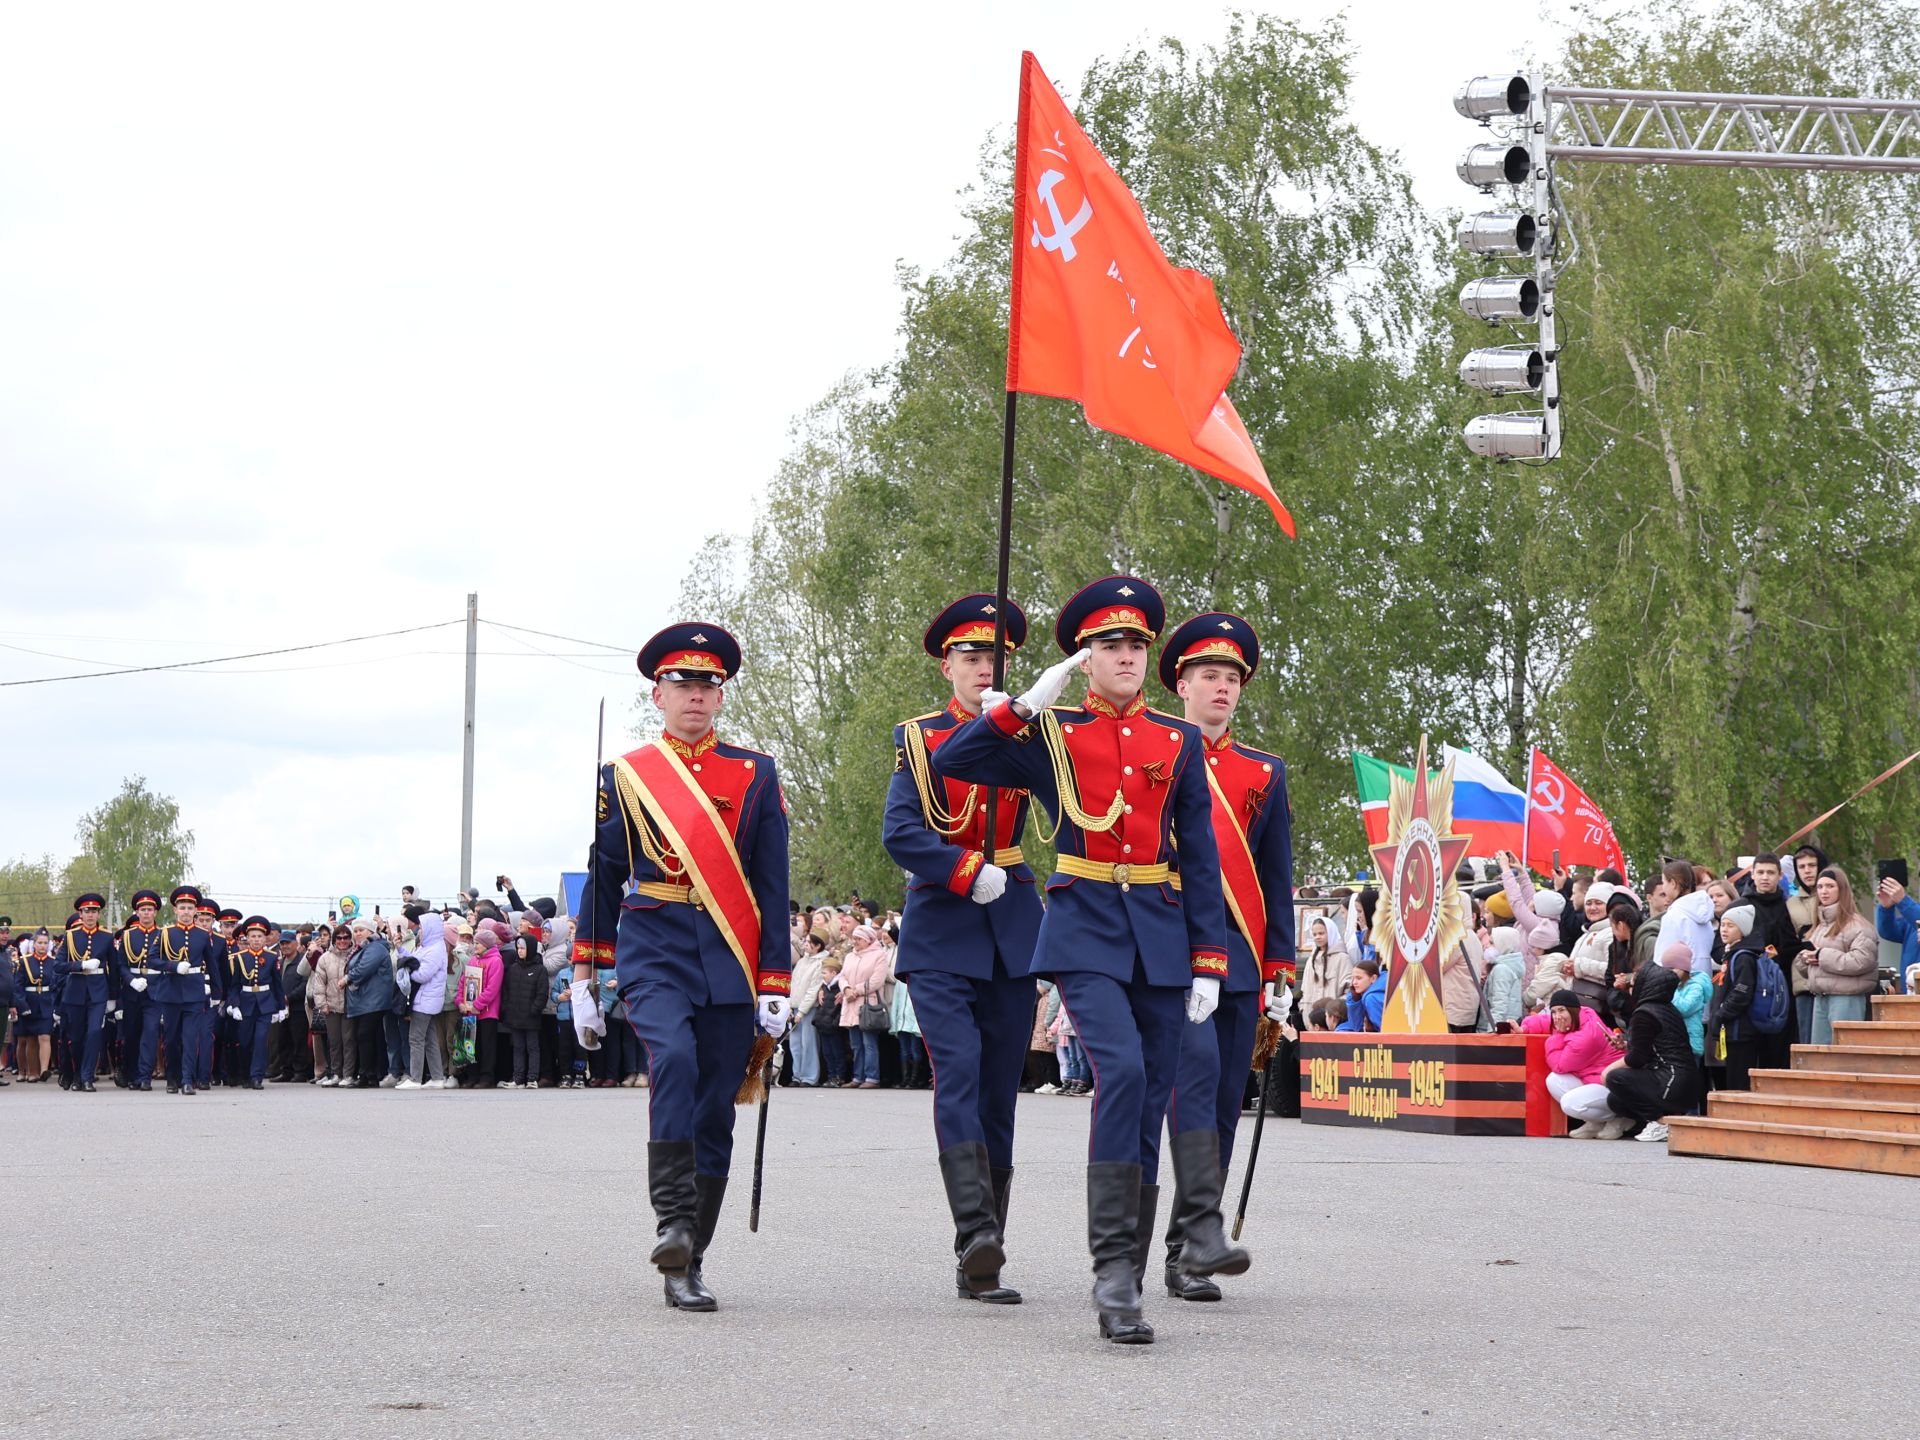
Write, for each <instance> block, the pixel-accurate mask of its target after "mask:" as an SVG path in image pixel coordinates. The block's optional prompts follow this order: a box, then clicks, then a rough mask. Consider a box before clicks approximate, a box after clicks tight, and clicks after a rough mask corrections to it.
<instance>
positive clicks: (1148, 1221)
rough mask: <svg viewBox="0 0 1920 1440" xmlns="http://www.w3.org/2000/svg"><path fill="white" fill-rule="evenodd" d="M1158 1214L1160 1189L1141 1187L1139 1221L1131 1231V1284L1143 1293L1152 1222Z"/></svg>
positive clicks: (1152, 1186) (1151, 1240)
mask: <svg viewBox="0 0 1920 1440" xmlns="http://www.w3.org/2000/svg"><path fill="white" fill-rule="evenodd" d="M1159 1213H1160V1187H1159V1186H1158V1185H1142V1186H1141V1187H1140V1220H1139V1223H1138V1224H1137V1225H1135V1226H1134V1231H1133V1283H1134V1285H1135V1286H1136V1287H1137V1288H1138V1289H1140V1290H1143V1291H1144V1290H1145V1289H1146V1288H1147V1256H1148V1255H1149V1254H1150V1253H1151V1252H1152V1250H1153V1221H1154V1217H1155V1216H1156V1215H1158V1214H1159Z"/></svg>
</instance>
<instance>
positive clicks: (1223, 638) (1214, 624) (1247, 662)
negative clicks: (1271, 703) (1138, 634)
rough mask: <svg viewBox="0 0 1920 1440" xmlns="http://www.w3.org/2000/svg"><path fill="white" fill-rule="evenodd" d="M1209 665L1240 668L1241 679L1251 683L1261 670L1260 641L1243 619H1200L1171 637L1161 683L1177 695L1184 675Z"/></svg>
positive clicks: (1221, 615)
mask: <svg viewBox="0 0 1920 1440" xmlns="http://www.w3.org/2000/svg"><path fill="white" fill-rule="evenodd" d="M1205 663H1212V664H1224V665H1237V666H1238V667H1239V669H1240V678H1241V679H1242V680H1248V679H1251V678H1252V677H1253V672H1254V671H1255V670H1257V669H1259V668H1260V637H1259V636H1258V635H1256V634H1255V633H1254V629H1253V626H1251V625H1249V624H1248V623H1247V622H1246V620H1245V619H1244V618H1243V617H1242V616H1239V615H1234V614H1230V613H1229V612H1227V611H1225V610H1209V611H1207V612H1206V614H1204V615H1196V616H1194V617H1193V618H1192V619H1191V620H1189V621H1187V622H1186V623H1185V624H1184V625H1182V626H1180V628H1179V629H1177V630H1175V631H1174V632H1173V633H1172V634H1171V635H1169V636H1168V637H1167V644H1166V648H1165V649H1163V650H1161V652H1160V683H1161V684H1162V685H1164V686H1166V687H1167V689H1169V690H1173V691H1175V692H1177V691H1178V689H1179V680H1180V672H1181V671H1182V670H1183V669H1185V668H1186V667H1187V666H1189V665H1199V664H1205Z"/></svg>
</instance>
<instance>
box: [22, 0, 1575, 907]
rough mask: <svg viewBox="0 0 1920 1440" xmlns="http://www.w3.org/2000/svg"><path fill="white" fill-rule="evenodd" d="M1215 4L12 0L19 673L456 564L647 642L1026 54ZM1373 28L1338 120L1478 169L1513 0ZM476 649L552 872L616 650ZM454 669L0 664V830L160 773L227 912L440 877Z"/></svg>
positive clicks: (441, 610) (1061, 73) (928, 248)
mask: <svg viewBox="0 0 1920 1440" xmlns="http://www.w3.org/2000/svg"><path fill="white" fill-rule="evenodd" d="M1230 8H1232V7H1229V6H1225V5H1217V4H1211V3H1197V0H1186V3H1182V4H1180V5H1178V6H1168V5H1166V4H1165V3H1146V0H1100V3H1080V0H1059V3H1050V0H1019V3H1001V0H972V3H968V4H965V5H944V6H931V5H902V4H898V3H893V4H884V5H866V4H846V3H840V4H833V5H827V6H791V5H781V6H767V7H754V6H747V7H725V8H716V7H712V6H692V7H673V8H671V9H670V7H665V6H656V5H642V4H609V5H588V4H566V3H554V0H545V3H541V4H537V5H535V4H524V5H514V6H500V5H485V4H474V3H464V4H449V5H425V4H406V3H393V0H387V3H381V4H353V3H330V4H326V5H320V4H304V5H302V4H291V3H287V4H273V5H261V4H235V5H225V6H214V5H196V4H185V3H178V0H176V3H169V4H166V5H153V4H145V3H143V4H126V5H117V6H109V5H101V4H83V3H75V4H60V5H52V4H44V3H39V0H27V3H21V0H7V3H0V483H3V485H4V489H3V490H0V494H3V495H4V509H3V510H0V514H4V516H5V520H6V523H7V526H8V531H9V539H10V541H11V543H10V544H9V546H8V550H9V553H10V559H11V560H12V561H13V562H14V563H12V564H11V565H10V566H9V570H10V572H11V573H10V583H8V584H7V585H6V587H5V589H4V592H3V595H4V598H0V647H4V648H0V680H19V679H26V678H30V677H35V676H43V675H59V674H68V673H73V672H77V671H91V670H99V669H103V668H110V667H118V666H130V665H141V664H154V663H163V662H168V661H178V660H187V659H194V658H198V657H210V656H217V655H227V654H236V653H240V652H245V651H254V650H265V649H270V648H274V647H279V646H291V645H299V644H304V643H309V642H313V641H320V640H329V639H334V638H338V637H341V636H347V635H356V634H362V633H368V632H374V631H383V630H391V629H396V628H400V627H406V626H414V625H424V624H428V623H431V622H436V621H447V620H458V619H460V618H461V616H462V615H463V613H464V606H465V597H466V594H467V592H468V591H469V590H473V591H477V592H478V593H479V596H480V614H481V616H482V617H483V619H484V618H488V617H491V618H493V619H495V620H499V621H503V622H508V623H511V624H515V625H520V626H526V627H532V628H535V629H539V630H546V631H552V632H555V633H558V634H562V635H567V636H574V637H582V638H584V639H586V640H590V641H595V642H609V643H612V644H615V645H620V646H625V647H634V646H637V645H638V644H639V642H640V641H641V640H643V639H644V638H645V637H646V636H647V635H648V634H650V633H652V632H653V631H654V630H655V629H657V628H658V627H659V626H660V625H662V624H664V623H666V621H668V620H669V619H671V618H675V617H673V616H671V615H670V613H669V609H670V607H671V604H672V601H673V597H674V594H675V591H676V589H677V587H678V584H679V580H680V577H681V574H682V571H683V568H684V565H685V563H686V561H687V559H688V557H689V556H690V554H691V553H692V552H693V550H694V549H695V547H696V546H697V545H698V543H699V542H700V540H701V539H702V538H703V537H704V536H705V535H706V534H707V533H709V532H711V531H714V530H716V529H738V528H742V527H743V526H744V524H745V523H746V520H747V517H749V516H750V514H751V511H752V506H753V503H754V497H755V496H756V494H757V493H758V492H759V490H760V489H761V487H762V485H763V484H764V482H765V480H766V478H767V477H768V476H769V475H770V474H771V473H772V472H773V471H774V469H775V467H776V466H777V464H778V462H779V460H780V458H781V456H782V455H783V453H784V452H785V450H786V447H787V440H788V432H787V427H788V424H789V422H790V420H791V418H792V417H793V416H794V415H795V414H797V413H798V412H799V411H801V410H802V409H803V408H804V407H806V406H807V405H808V404H809V403H810V402H811V401H813V400H814V399H816V398H817V397H818V396H819V395H820V394H821V393H822V392H823V391H824V390H825V389H826V388H827V387H828V386H829V385H831V384H832V383H833V382H834V381H835V380H836V379H837V378H838V377H839V376H840V375H841V374H842V373H844V372H845V371H847V370H848V369H850V368H853V367H858V366H863V365H868V364H871V363H874V362H876V361H879V360H881V359H883V358H884V357H885V356H886V355H887V354H889V353H890V350H891V348H892V345H893V341H894V327H895V323H896V317H897V311H898V300H897V292H896V290H895V288H894V278H893V271H894V265H895V263H896V262H897V261H900V260H905V261H908V262H910V263H913V264H917V265H921V266H932V265H936V264H938V263H939V262H940V261H941V260H942V259H943V258H944V256H945V255H946V254H947V252H948V250H949V248H950V246H951V243H952V240H953V238H954V236H955V235H956V233H957V231H958V228H959V213H958V211H959V207H958V202H957V200H956V192H957V191H958V190H959V189H960V188H961V187H963V186H964V185H966V184H967V183H968V182H969V181H970V180H971V179H972V178H973V176H974V174H975V172H976V168H977V160H978V155H979V150H980V146H981V144H982V142H983V140H984V139H985V138H986V137H987V136H988V135H989V133H990V132H993V131H995V130H996V128H997V129H999V130H1000V131H1002V132H1004V131H1006V130H1008V129H1009V128H1010V126H1011V122H1012V118H1013V105H1014V99H1015V93H1014V92H1015V83H1016V78H1017V70H1018V61H1019V54H1020V51H1021V50H1022V49H1023V48H1030V49H1032V50H1034V51H1035V52H1036V53H1037V54H1038V56H1039V58H1040V61H1041V63H1042V65H1044V66H1045V67H1046V68H1047V70H1048V71H1049V73H1050V74H1051V75H1052V76H1053V77H1054V79H1055V80H1056V81H1057V82H1059V83H1060V84H1061V85H1062V87H1063V89H1066V90H1067V91H1068V93H1069V98H1071V93H1072V87H1073V84H1074V82H1075V80H1076V79H1077V77H1078V76H1079V74H1080V73H1081V72H1082V71H1083V70H1084V68H1085V67H1086V65H1087V64H1088V63H1089V62H1090V61H1092V60H1093V59H1094V58H1096V57H1097V56H1101V55H1112V54H1114V53H1116V52H1118V51H1120V50H1122V49H1123V48H1125V47H1128V46H1130V45H1132V44H1134V43H1136V42H1140V41H1143V40H1151V39H1153V38H1155V37H1157V36H1160V35H1162V34H1168V33H1172V34H1176V35H1177V36H1178V37H1179V38H1180V39H1182V40H1184V41H1186V42H1188V43H1190V44H1195V45H1198V44H1204V43H1206V42H1208V41H1210V40H1213V39H1216V38H1218V37H1219V36H1220V35H1221V34H1222V33H1223V31H1224V29H1225V23H1226V22H1225V16H1226V14H1227V12H1228V10H1229V9H1230ZM1240 8H1250V9H1258V8H1261V7H1258V6H1242V7H1240ZM1266 8H1271V9H1273V10H1275V11H1277V12H1278V13H1283V14H1286V15H1289V16H1293V17H1296V18H1302V19H1307V20H1318V19H1321V18H1323V17H1325V16H1326V15H1328V14H1329V13H1332V12H1333V11H1335V10H1336V9H1338V8H1339V7H1337V6H1334V5H1329V4H1320V3H1311V0H1303V3H1293V4H1281V5H1275V6H1270V7H1266ZM1352 14H1353V17H1354V21H1353V26H1352V28H1353V31H1354V36H1355V40H1356V43H1357V48H1358V53H1357V58H1356V79H1355V85H1354V108H1355V114H1356V118H1357V119H1358V121H1359V123H1360V124H1361V126H1362V127H1363V129H1364V130H1365V131H1366V133H1368V134H1369V135H1370V136H1371V137H1372V138H1374V139H1375V140H1376V141H1377V142H1378V143H1381V144H1383V145H1386V146H1388V147H1389V148H1393V149H1397V150H1399V151H1400V152H1401V154H1402V155H1403V156H1404V158H1405V159H1406V161H1407V163H1408V164H1409V166H1410V167H1411V168H1412V170H1413V171H1414V174H1415V176H1416V181H1417V184H1418V187H1419V190H1420V193H1421V195H1422V197H1423V198H1424V199H1425V200H1427V201H1428V202H1429V203H1431V204H1434V205H1451V204H1455V203H1459V202H1460V201H1462V200H1464V199H1466V198H1468V195H1469V192H1467V191H1465V190H1464V188H1463V187H1461V186H1460V185H1459V184H1458V182H1457V181H1456V180H1455V179H1454V178H1453V175H1452V163H1453V161H1454V159H1455V158H1456V156H1457V154H1458V152H1459V151H1460V150H1461V149H1463V148H1464V147H1465V146H1466V145H1467V144H1469V143H1471V141H1472V138H1473V135H1474V131H1473V128H1472V127H1471V126H1470V125H1468V124H1467V122H1465V121H1462V120H1459V119H1458V118H1457V117H1455V116H1454V115H1453V113H1452V111H1451V108H1450V103H1449V102H1450V97H1451V94H1452V91H1453V89H1454V87H1455V86H1457V85H1458V84H1459V83H1460V82H1461V81H1462V80H1464V79H1466V78H1468V77H1469V76H1471V75H1473V74H1477V73H1480V72H1482V71H1485V70H1488V69H1497V68H1499V67H1500V66H1501V65H1503V64H1506V63H1509V62H1510V61H1512V60H1514V59H1516V58H1518V55H1517V49H1518V48H1519V47H1537V48H1545V47H1546V46H1547V45H1548V43H1549V41H1550V38H1551V37H1550V32H1549V30H1548V29H1547V27H1546V24H1545V22H1544V21H1541V20H1540V19H1538V17H1537V14H1536V11H1535V6H1534V5H1533V4H1531V3H1528V4H1521V5H1514V6H1509V7H1505V9H1503V10H1495V11H1492V12H1490V11H1489V10H1488V9H1487V8H1486V7H1482V6H1476V5H1470V4H1465V3H1459V0H1420V3H1402V0H1394V3H1390V4H1389V3H1382V0H1358V3H1356V4H1355V5H1353V7H1352ZM1490 15H1494V16H1497V17H1498V18H1499V22H1500V27H1501V40H1503V41H1504V42H1506V43H1505V44H1504V45H1502V44H1499V43H1495V44H1491V45H1488V44H1476V43H1475V40H1474V36H1475V35H1476V33H1484V32H1485V31H1486V30H1487V29H1488V28H1489V16H1490ZM981 523H982V524H988V523H991V522H990V517H986V516H983V517H982V521H981ZM1303 538H1305V537H1303ZM29 552H31V554H30V553H29ZM530 647H539V649H540V650H545V651H549V652H559V654H560V656H561V658H549V657H548V656H545V655H542V654H539V653H537V652H536V650H535V649H533V648H530ZM480 650H481V658H480V672H479V673H480V681H479V724H478V785H477V802H476V827H477V840H476V845H475V854H474V871H475V878H476V880H479V881H480V882H481V883H483V884H484V885H487V886H488V887H490V886H491V881H492V876H493V875H494V874H495V873H496V872H497V871H500V870H505V871H506V872H508V873H509V874H511V875H512V876H513V877H514V878H515V879H516V880H518V881H519V882H521V886H522V888H523V890H525V891H526V892H527V893H528V894H532V893H535V892H544V891H549V890H551V888H552V886H553V884H554V880H555V877H556V876H557V875H558V873H559V871H560V870H561V869H562V868H579V867H580V865H581V864H582V862H583V860H584V853H585V849H586V843H587V840H588V838H589V830H588V827H589V824H590V816H589V811H588V804H589V801H588V799H587V793H586V792H587V787H588V783H589V780H590V776H589V773H588V772H589V769H590V766H591V756H590V751H591V750H592V747H593V743H594V734H593V731H594V712H595V707H596V704H597V702H598V701H599V699H600V697H601V696H603V695H604V696H606V697H607V699H608V714H609V734H610V738H617V737H619V736H621V735H622V734H623V733H624V730H625V727H626V726H627V724H628V723H629V720H630V708H631V705H632V702H633V698H634V695H635V693H636V687H637V676H636V674H635V672H634V669H633V665H632V657H631V654H630V653H620V654H616V653H612V652H605V651H603V652H598V653H595V652H593V651H592V649H591V647H588V646H583V645H579V644H575V643H571V642H563V641H554V640H548V639H543V638H540V637H537V636H526V635H520V636H514V635H512V634H508V633H502V632H499V631H496V630H491V629H489V628H487V627H486V626H484V625H483V626H482V628H481V632H480ZM583 651H584V652H587V653H584V654H583V653H580V652H583ZM461 655H462V634H461V630H460V628H459V627H458V626H449V627H447V628H445V629H441V630H435V631H429V632H427V633H425V634H420V635H412V636H405V637H399V638H395V639H391V640H386V641H380V642H375V643H371V644H365V645H356V646H351V647H346V648H341V649H331V650H320V651H315V652H310V653H305V654H296V655H289V656H285V657H279V658H271V659H263V660H255V661H247V662H241V663H235V664H231V665H227V666H223V667H220V668H219V669H217V670H214V671H190V672H179V673H162V674H157V675H143V676H131V677H120V678H102V679H91V680H83V681H72V682H68V683H63V684H48V685H30V686H19V687H15V688H10V689H7V690H5V691H0V705H4V707H5V713H6V715H7V721H6V723H5V725H4V727H3V728H0V735H3V736H4V743H3V744H0V858H14V857H19V856H22V855H37V854H40V853H44V852H49V851H50V852H52V853H54V854H55V855H56V856H58V857H61V858H64V857H66V856H67V855H69V854H71V853H72V850H73V848H74V825H75V822H76V820H77V818H78V817H79V815H80V814H81V813H82V812H83V811H84V810H86V809H88V808H89V807H91V806H92V805H94V804H97V803H98V802H99V801H101V800H103V799H105V798H106V797H107V796H109V795H111V794H112V793H113V792H114V791H115V790H116V789H117V787H118V785H119V783H120V780H121V778H122V777H123V776H126V775H129V774H134V773H140V774H144V775H145V776H146V777H147V778H148V780H149V782H150V784H152V785H153V786H154V787H156V788H158V789H160V790H162V791H164V792H165V793H167V794H170V795H172V796H174V797H176V798H177V799H178V800H179V801H180V803H181V806H182V809H183V812H184V819H185V822H186V823H187V825H188V826H190V827H191V828H192V830H193V831H194V832H195V837H196V843H195V847H194V856H195V864H194V870H195V877H194V878H198V879H201V880H204V881H205V882H206V883H207V884H208V885H209V886H211V887H212V888H213V890H214V891H215V893H216V895H217V896H218V898H220V899H222V900H228V899H231V900H233V901H235V902H236V903H243V904H247V905H248V906H249V907H252V906H255V905H257V906H259V907H260V908H263V909H267V910H268V911H270V912H271V913H272V914H273V915H274V916H275V918H286V919H293V918H299V917H303V916H311V915H314V914H317V913H319V912H321V911H323V910H324V909H325V908H326V906H325V897H326V896H327V895H328V894H330V893H331V894H339V893H344V892H350V891H351V892H357V893H359V894H361V895H364V896H367V897H373V896H377V895H392V894H395V893H397V891H398V888H399V886H400V885H401V884H402V883H413V884H417V885H419V886H420V887H422V889H423V890H424V891H426V892H427V893H428V894H431V895H434V896H436V897H437V896H444V895H446V894H448V893H449V892H450V891H451V890H452V889H453V887H454V885H455V884H456V882H457V880H458V873H457V871H458V863H459V827H460V728H461V714H462V684H463V679H462V677H463V665H462V659H461ZM876 823H877V822H876Z"/></svg>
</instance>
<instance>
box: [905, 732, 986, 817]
mask: <svg viewBox="0 0 1920 1440" xmlns="http://www.w3.org/2000/svg"><path fill="white" fill-rule="evenodd" d="M900 728H901V731H902V739H903V740H904V742H905V743H904V744H902V746H901V747H900V748H901V749H902V750H904V751H905V752H906V756H907V773H908V774H910V775H912V776H913V788H914V789H915V790H918V791H919V792H920V813H921V815H922V816H923V817H925V819H926V822H927V828H928V829H929V830H931V831H933V833H934V834H936V835H938V836H940V837H941V838H942V839H951V838H953V837H954V836H955V835H958V834H960V833H961V832H962V831H964V830H965V829H966V828H967V826H968V825H969V824H971V823H972V821H973V812H974V811H975V810H976V809H977V808H979V804H980V787H979V786H978V785H969V786H968V787H967V800H966V803H965V804H964V805H962V806H961V807H960V813H959V814H958V815H954V814H950V813H949V812H948V810H947V807H946V806H945V805H943V804H941V803H940V801H939V799H938V798H937V797H936V796H935V795H934V793H933V771H932V767H931V765H930V764H929V763H928V760H927V747H926V742H925V741H924V740H923V738H922V731H921V729H920V722H919V721H917V720H909V721H907V722H906V724H904V725H903V726H901V727H900Z"/></svg>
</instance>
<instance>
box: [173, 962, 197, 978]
mask: <svg viewBox="0 0 1920 1440" xmlns="http://www.w3.org/2000/svg"><path fill="white" fill-rule="evenodd" d="M173 973H174V974H176V975H191V974H192V973H193V962H192V961H191V960H182V961H181V962H180V963H179V964H178V965H176V966H174V967H173Z"/></svg>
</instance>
